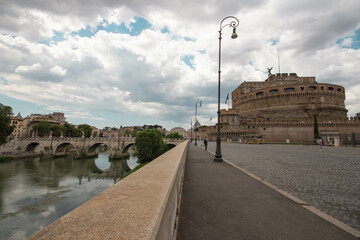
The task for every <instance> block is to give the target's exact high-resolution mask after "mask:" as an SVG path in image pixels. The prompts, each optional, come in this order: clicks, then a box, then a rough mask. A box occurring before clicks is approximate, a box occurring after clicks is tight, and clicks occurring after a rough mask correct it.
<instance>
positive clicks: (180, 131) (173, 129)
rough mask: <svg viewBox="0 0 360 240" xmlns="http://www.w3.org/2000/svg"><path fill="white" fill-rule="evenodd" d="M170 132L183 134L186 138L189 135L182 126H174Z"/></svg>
mask: <svg viewBox="0 0 360 240" xmlns="http://www.w3.org/2000/svg"><path fill="white" fill-rule="evenodd" d="M170 133H178V134H180V135H181V136H183V137H184V138H186V136H187V134H186V130H185V129H184V128H182V127H174V128H172V129H171V130H170Z"/></svg>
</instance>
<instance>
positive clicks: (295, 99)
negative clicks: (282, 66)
mask: <svg viewBox="0 0 360 240" xmlns="http://www.w3.org/2000/svg"><path fill="white" fill-rule="evenodd" d="M232 106H233V108H232V110H233V111H232V113H230V112H229V113H228V114H230V115H233V114H234V112H236V113H237V115H238V117H239V121H246V120H250V119H259V120H260V119H264V120H270V119H271V120H276V119H309V118H310V119H313V118H314V114H316V115H317V116H318V118H332V119H342V120H343V119H346V117H347V110H346V108H345V89H344V88H343V87H342V86H339V85H334V84H325V83H317V82H316V81H315V77H298V76H297V74H296V73H290V74H287V73H283V74H276V75H274V74H269V75H268V78H267V79H266V80H265V81H262V82H243V83H242V84H240V86H239V87H237V88H236V89H235V90H234V91H233V92H232ZM225 115H227V114H225ZM223 117H226V116H223ZM223 120H226V119H223ZM224 122H226V121H224Z"/></svg>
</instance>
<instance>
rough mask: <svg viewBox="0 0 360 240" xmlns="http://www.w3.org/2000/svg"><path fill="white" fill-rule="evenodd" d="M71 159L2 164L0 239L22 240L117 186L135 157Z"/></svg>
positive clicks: (37, 159)
mask: <svg viewBox="0 0 360 240" xmlns="http://www.w3.org/2000/svg"><path fill="white" fill-rule="evenodd" d="M108 156H109V153H108V152H102V153H100V154H99V156H98V157H96V158H89V159H74V157H73V156H67V157H59V158H53V159H46V160H40V158H31V159H22V160H13V161H12V162H7V163H1V164H0V216H1V217H0V238H1V239H26V238H27V237H29V236H30V235H31V234H33V233H34V232H36V231H37V230H39V229H40V228H42V227H44V226H46V225H48V224H49V223H51V222H53V221H55V220H56V219H58V218H60V217H61V216H63V215H65V214H66V213H68V212H70V211H71V210H73V209H74V208H76V207H77V206H79V205H80V204H82V203H84V202H85V201H87V200H89V199H90V198H92V197H94V196H96V195H98V194H99V193H101V192H102V191H104V190H105V189H106V188H108V187H109V186H111V185H112V184H114V183H116V182H117V181H119V180H120V178H121V176H123V175H124V174H125V173H126V172H128V171H130V169H132V168H134V167H135V166H136V165H137V163H136V160H137V159H136V157H134V156H133V155H132V154H131V155H130V158H129V159H123V160H114V161H110V160H109V159H108Z"/></svg>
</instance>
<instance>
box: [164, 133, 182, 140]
mask: <svg viewBox="0 0 360 240" xmlns="http://www.w3.org/2000/svg"><path fill="white" fill-rule="evenodd" d="M165 138H176V139H183V138H184V137H183V135H181V134H179V133H177V132H172V133H169V134H168V135H166V137H165Z"/></svg>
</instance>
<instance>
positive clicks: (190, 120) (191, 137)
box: [190, 118, 193, 142]
mask: <svg viewBox="0 0 360 240" xmlns="http://www.w3.org/2000/svg"><path fill="white" fill-rule="evenodd" d="M192 120H193V118H191V120H190V121H191V123H190V142H192V135H193V134H192Z"/></svg>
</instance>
